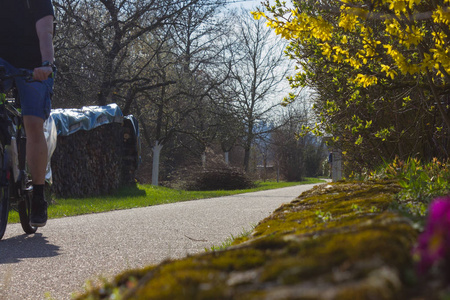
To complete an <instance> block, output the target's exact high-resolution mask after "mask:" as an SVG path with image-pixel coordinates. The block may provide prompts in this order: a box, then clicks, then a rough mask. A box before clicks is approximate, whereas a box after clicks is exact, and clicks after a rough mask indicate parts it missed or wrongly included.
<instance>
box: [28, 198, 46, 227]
mask: <svg viewBox="0 0 450 300" xmlns="http://www.w3.org/2000/svg"><path fill="white" fill-rule="evenodd" d="M47 206H48V204H47V201H45V199H44V197H37V196H34V197H33V199H32V200H31V213H30V225H31V226H34V227H44V226H45V224H47Z"/></svg>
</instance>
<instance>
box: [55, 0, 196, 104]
mask: <svg viewBox="0 0 450 300" xmlns="http://www.w3.org/2000/svg"><path fill="white" fill-rule="evenodd" d="M199 1H200V0H184V1H177V2H176V3H174V2H173V1H169V0H163V1H161V0H158V1H156V0H152V1H140V0H99V1H91V0H56V1H54V5H55V8H56V10H57V13H58V16H59V19H60V23H61V24H60V25H61V26H59V28H60V30H59V31H62V32H59V31H58V32H59V33H58V34H59V36H60V37H61V39H59V40H57V41H56V47H57V53H58V59H59V63H60V67H61V68H60V69H61V72H60V77H61V78H60V82H61V84H62V85H63V86H68V87H72V88H73V87H75V88H76V89H77V90H79V91H80V92H82V94H81V95H84V96H89V97H92V96H93V95H92V94H91V93H92V92H95V94H96V97H97V100H96V103H97V104H98V105H105V104H107V103H108V102H111V101H113V100H116V99H115V97H116V95H119V96H122V99H126V101H133V97H131V96H132V95H133V94H134V93H136V90H131V91H130V87H131V88H135V86H136V85H137V86H138V87H139V88H140V89H149V88H153V85H154V82H153V81H152V80H151V79H152V78H148V77H146V76H144V75H146V74H143V73H142V69H145V68H147V67H148V64H146V63H144V64H141V65H135V68H136V69H135V70H133V72H131V73H129V72H128V70H127V69H128V68H129V67H130V65H131V63H132V62H133V60H134V59H135V58H136V57H139V56H141V55H144V53H143V52H139V43H140V42H141V40H142V39H146V37H147V35H148V34H150V33H154V32H156V30H157V29H160V28H163V27H167V26H170V25H173V23H174V22H175V20H176V18H177V17H178V16H179V15H180V14H181V13H182V12H183V11H184V10H185V9H187V8H189V7H191V6H192V5H195V4H196V3H198V2H199ZM74 82H76V83H75V84H74ZM133 84H135V85H133ZM158 84H161V83H158ZM77 85H78V86H77ZM80 85H82V86H83V88H82V89H81V88H79V86H80ZM144 86H145V87H144ZM77 87H78V88H77ZM86 90H88V91H90V92H91V93H89V94H87V93H86V92H83V91H86ZM124 106H130V103H125V105H124Z"/></svg>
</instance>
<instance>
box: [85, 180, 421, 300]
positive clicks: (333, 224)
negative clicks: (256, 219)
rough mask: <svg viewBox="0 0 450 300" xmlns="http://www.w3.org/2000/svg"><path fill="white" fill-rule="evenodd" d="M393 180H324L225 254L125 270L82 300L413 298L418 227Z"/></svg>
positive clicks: (189, 258)
mask: <svg viewBox="0 0 450 300" xmlns="http://www.w3.org/2000/svg"><path fill="white" fill-rule="evenodd" d="M399 189H400V188H399V186H397V185H396V184H395V183H392V182H378V183H376V182H372V183H339V184H325V185H320V186H317V187H316V188H314V189H313V190H310V191H308V192H306V193H304V194H302V195H301V196H300V197H298V198H297V199H295V200H294V201H293V202H291V203H289V204H287V205H283V206H281V207H280V208H279V209H277V210H276V211H275V212H274V213H273V214H272V215H271V216H270V217H268V218H266V219H265V220H262V221H261V222H260V223H259V224H258V226H257V227H256V228H255V230H254V232H253V234H252V235H251V236H249V237H247V238H241V239H238V240H235V243H234V246H232V247H231V248H229V249H227V250H224V251H217V252H205V253H202V254H198V255H194V256H190V257H187V258H185V259H182V260H176V261H166V262H163V263H161V264H159V265H157V266H151V267H148V268H146V269H141V270H132V271H129V272H126V273H123V274H121V275H119V276H117V277H116V279H115V280H114V281H113V282H111V283H108V284H106V285H105V286H103V287H101V288H98V289H94V290H92V291H89V292H87V293H86V294H84V295H80V297H79V298H78V299H110V298H109V297H110V296H111V295H113V294H115V295H116V296H115V297H118V298H114V299H171V300H173V299H258V300H259V299H410V297H409V295H410V294H411V293H414V292H415V289H416V288H417V285H415V282H414V276H413V274H414V273H413V264H412V259H411V255H410V253H411V249H412V247H413V245H414V243H415V241H416V238H417V232H416V230H415V229H414V228H413V226H412V224H411V222H410V221H409V219H407V218H404V217H402V216H400V215H398V214H397V213H395V212H392V211H390V210H389V205H390V203H391V202H392V201H393V197H394V195H395V193H397V192H398V191H399Z"/></svg>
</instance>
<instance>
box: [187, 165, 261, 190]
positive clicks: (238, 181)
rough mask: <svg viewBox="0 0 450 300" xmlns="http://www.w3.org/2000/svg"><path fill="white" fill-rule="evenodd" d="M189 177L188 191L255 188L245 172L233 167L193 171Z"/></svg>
mask: <svg viewBox="0 0 450 300" xmlns="http://www.w3.org/2000/svg"><path fill="white" fill-rule="evenodd" d="M189 175H190V176H189V177H190V178H188V179H187V182H186V186H185V188H186V189H187V190H196V191H211V190H240V189H248V188H252V187H253V186H254V184H253V182H252V180H251V179H250V178H249V177H248V176H247V175H246V174H245V173H244V171H242V170H240V169H237V168H232V167H221V168H208V169H199V170H193V172H192V173H191V174H189Z"/></svg>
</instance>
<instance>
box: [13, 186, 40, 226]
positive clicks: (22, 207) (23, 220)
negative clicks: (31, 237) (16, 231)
mask: <svg viewBox="0 0 450 300" xmlns="http://www.w3.org/2000/svg"><path fill="white" fill-rule="evenodd" d="M31 198H32V197H31V192H25V194H24V195H23V196H22V198H21V199H20V200H19V205H18V211H19V218H20V224H21V225H22V229H23V231H25V233H26V234H32V233H35V232H36V230H37V229H38V228H37V227H35V226H31V225H30V211H31Z"/></svg>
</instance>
